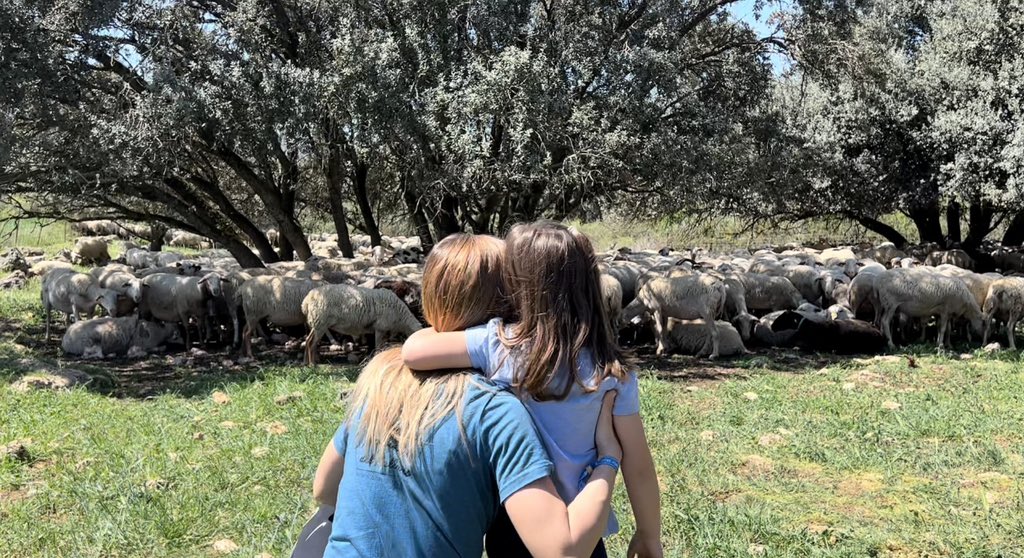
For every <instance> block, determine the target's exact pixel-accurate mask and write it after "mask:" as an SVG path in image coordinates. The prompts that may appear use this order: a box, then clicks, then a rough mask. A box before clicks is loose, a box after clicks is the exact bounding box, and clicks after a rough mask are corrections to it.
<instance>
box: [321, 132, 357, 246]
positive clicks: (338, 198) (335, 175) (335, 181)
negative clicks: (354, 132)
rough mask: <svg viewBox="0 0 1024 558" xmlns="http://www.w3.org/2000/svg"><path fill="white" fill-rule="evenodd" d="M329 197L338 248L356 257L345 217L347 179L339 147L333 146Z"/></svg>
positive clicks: (330, 157)
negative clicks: (342, 191)
mask: <svg viewBox="0 0 1024 558" xmlns="http://www.w3.org/2000/svg"><path fill="white" fill-rule="evenodd" d="M326 178H327V198H328V201H329V202H330V204H331V218H332V219H333V220H334V230H335V231H337V233H338V249H339V250H341V255H342V256H345V257H346V258H354V257H355V250H353V249H352V239H351V238H350V237H349V235H348V220H347V219H346V218H345V203H344V198H343V197H342V195H341V186H342V182H343V181H344V180H345V178H344V175H343V173H342V160H341V154H340V153H339V152H338V148H337V147H335V146H332V147H331V148H330V151H329V152H328V155H327V176H326Z"/></svg>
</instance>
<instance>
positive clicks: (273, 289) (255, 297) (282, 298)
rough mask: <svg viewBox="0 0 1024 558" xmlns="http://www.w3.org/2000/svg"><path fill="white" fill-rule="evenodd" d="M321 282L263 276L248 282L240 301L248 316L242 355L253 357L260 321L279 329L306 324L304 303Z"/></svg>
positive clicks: (240, 294)
mask: <svg viewBox="0 0 1024 558" xmlns="http://www.w3.org/2000/svg"><path fill="white" fill-rule="evenodd" d="M321 285H322V283H320V282H319V281H311V280H309V279H294V278H291V277H273V276H260V277H253V278H252V279H249V280H248V281H245V282H243V283H242V284H241V286H239V287H238V289H237V294H236V295H235V296H236V299H237V300H238V301H239V302H240V303H241V305H242V311H243V312H244V313H245V328H244V329H243V330H242V351H243V353H244V354H245V355H246V356H248V357H252V335H253V334H254V333H257V332H260V328H259V323H260V320H263V319H266V320H267V321H268V322H270V323H273V324H276V325H279V326H285V327H287V326H297V325H302V324H304V323H305V322H306V317H305V315H303V313H302V301H303V299H305V298H306V295H308V294H309V292H310V291H312V290H313V289H315V288H317V287H319V286H321Z"/></svg>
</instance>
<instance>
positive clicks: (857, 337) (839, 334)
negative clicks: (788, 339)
mask: <svg viewBox="0 0 1024 558" xmlns="http://www.w3.org/2000/svg"><path fill="white" fill-rule="evenodd" d="M793 342H795V343H796V346H797V347H800V348H801V349H804V350H807V351H824V352H829V353H836V354H841V355H850V354H862V353H871V354H874V353H879V352H881V351H883V350H884V349H885V336H884V335H882V332H881V331H879V330H878V328H877V327H875V326H873V325H871V324H870V323H868V322H865V321H861V320H827V321H824V322H819V321H816V320H807V319H804V320H801V321H800V325H798V326H797V329H796V334H795V335H794V336H793Z"/></svg>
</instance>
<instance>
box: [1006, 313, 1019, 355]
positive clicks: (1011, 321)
mask: <svg viewBox="0 0 1024 558" xmlns="http://www.w3.org/2000/svg"><path fill="white" fill-rule="evenodd" d="M1019 319H1020V316H1018V315H1017V314H1010V315H1009V316H1008V317H1007V320H1006V337H1007V340H1008V342H1009V345H1010V350H1011V351H1016V350H1017V342H1016V340H1015V339H1014V338H1015V337H1016V333H1017V320H1019Z"/></svg>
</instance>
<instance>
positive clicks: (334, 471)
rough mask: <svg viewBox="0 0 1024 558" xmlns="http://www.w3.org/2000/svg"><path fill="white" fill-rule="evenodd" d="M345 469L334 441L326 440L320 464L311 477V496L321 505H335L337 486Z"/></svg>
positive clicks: (343, 461)
mask: <svg viewBox="0 0 1024 558" xmlns="http://www.w3.org/2000/svg"><path fill="white" fill-rule="evenodd" d="M344 470H345V457H344V456H342V455H338V450H336V449H335V448H334V442H333V441H330V442H327V447H326V448H325V449H324V454H323V456H321V457H320V465H318V466H317V468H316V476H314V477H313V498H314V499H316V501H317V502H318V503H319V504H321V505H326V506H336V505H337V502H338V486H339V485H340V484H341V475H342V473H343V472H344Z"/></svg>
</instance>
